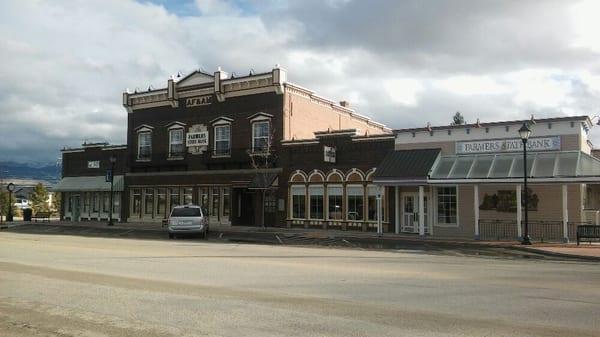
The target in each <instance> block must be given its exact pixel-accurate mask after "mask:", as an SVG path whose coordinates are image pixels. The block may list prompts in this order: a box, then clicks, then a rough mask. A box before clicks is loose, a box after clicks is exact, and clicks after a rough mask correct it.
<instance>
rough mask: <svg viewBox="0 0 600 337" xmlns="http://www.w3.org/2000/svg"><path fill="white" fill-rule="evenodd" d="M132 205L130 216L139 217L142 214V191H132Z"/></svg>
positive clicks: (137, 189) (135, 189) (136, 189)
mask: <svg viewBox="0 0 600 337" xmlns="http://www.w3.org/2000/svg"><path fill="white" fill-rule="evenodd" d="M132 200H133V204H132V210H131V215H137V216H139V215H140V214H141V213H142V190H140V189H139V188H134V189H133V199H132Z"/></svg>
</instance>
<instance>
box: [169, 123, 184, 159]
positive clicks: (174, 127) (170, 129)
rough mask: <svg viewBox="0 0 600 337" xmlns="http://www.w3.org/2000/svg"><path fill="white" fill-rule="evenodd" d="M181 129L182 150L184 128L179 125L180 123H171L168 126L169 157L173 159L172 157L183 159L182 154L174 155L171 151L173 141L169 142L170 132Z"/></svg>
mask: <svg viewBox="0 0 600 337" xmlns="http://www.w3.org/2000/svg"><path fill="white" fill-rule="evenodd" d="M179 130H181V133H182V135H181V145H183V148H184V151H185V129H184V128H183V127H182V126H180V125H173V126H171V127H169V159H171V160H173V159H183V154H180V155H177V156H174V155H173V153H172V152H171V145H173V143H171V132H173V131H179Z"/></svg>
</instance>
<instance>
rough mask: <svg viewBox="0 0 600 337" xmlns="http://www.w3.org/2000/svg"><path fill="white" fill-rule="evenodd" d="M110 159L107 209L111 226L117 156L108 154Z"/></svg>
mask: <svg viewBox="0 0 600 337" xmlns="http://www.w3.org/2000/svg"><path fill="white" fill-rule="evenodd" d="M109 160H110V171H109V172H110V173H109V177H110V206H109V210H108V226H112V225H113V188H114V181H115V175H114V173H115V163H116V162H117V157H115V156H110V158H109Z"/></svg>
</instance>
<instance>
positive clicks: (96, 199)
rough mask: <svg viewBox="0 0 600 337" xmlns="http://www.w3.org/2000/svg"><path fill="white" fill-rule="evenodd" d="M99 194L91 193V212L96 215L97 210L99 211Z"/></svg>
mask: <svg viewBox="0 0 600 337" xmlns="http://www.w3.org/2000/svg"><path fill="white" fill-rule="evenodd" d="M98 194H99V192H94V193H92V207H93V208H92V212H94V213H97V212H98V209H100V200H99V199H100V198H99V195H98Z"/></svg>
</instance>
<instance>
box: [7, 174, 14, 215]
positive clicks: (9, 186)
mask: <svg viewBox="0 0 600 337" xmlns="http://www.w3.org/2000/svg"><path fill="white" fill-rule="evenodd" d="M6 190H7V191H8V214H6V222H11V221H13V214H12V208H13V204H12V193H13V191H14V190H15V184H13V183H10V184H8V185H7V186H6Z"/></svg>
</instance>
